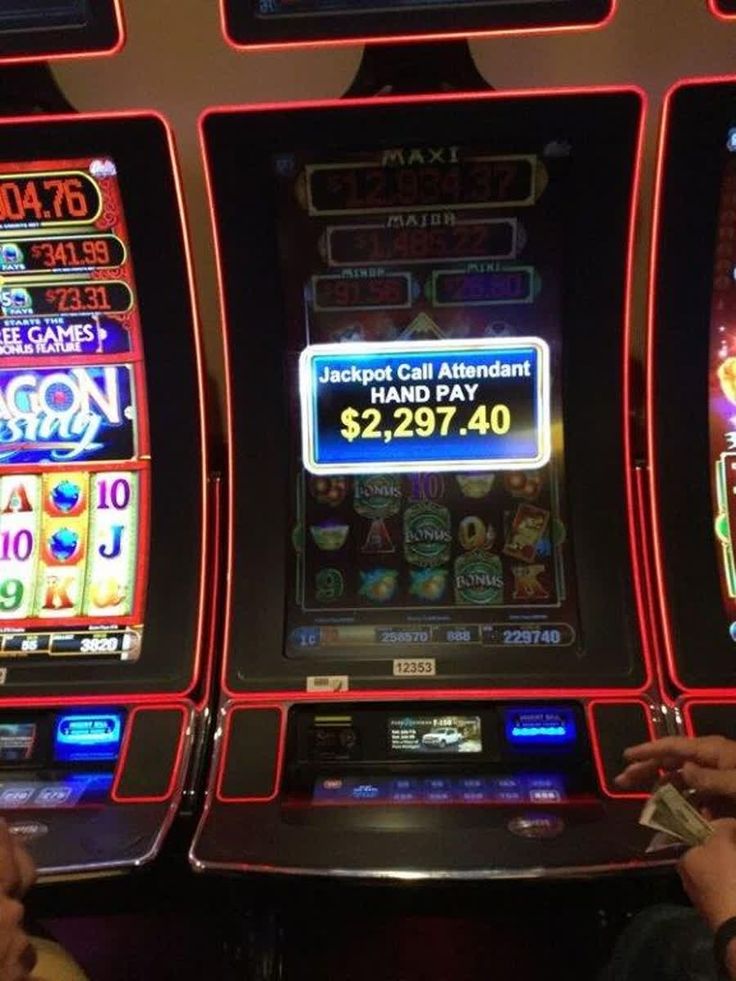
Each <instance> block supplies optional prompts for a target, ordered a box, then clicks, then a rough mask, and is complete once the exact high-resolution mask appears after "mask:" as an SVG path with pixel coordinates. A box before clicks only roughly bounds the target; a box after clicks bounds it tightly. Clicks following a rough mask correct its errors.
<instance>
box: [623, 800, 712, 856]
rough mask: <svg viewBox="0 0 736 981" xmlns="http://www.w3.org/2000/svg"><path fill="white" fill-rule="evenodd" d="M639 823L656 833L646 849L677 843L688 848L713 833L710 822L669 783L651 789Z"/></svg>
mask: <svg viewBox="0 0 736 981" xmlns="http://www.w3.org/2000/svg"><path fill="white" fill-rule="evenodd" d="M639 824H642V825H644V826H645V827H647V828H652V830H654V831H657V832H658V834H656V835H655V836H654V838H653V839H652V841H651V842H650V844H649V847H648V848H647V851H648V852H651V851H659V850H660V849H663V848H671V847H672V846H673V845H675V844H680V843H682V844H685V845H687V846H688V847H690V848H691V847H693V846H694V845H702V844H703V842H704V841H706V840H707V839H708V838H709V837H710V836H711V835H712V834H713V826H712V825H711V824H710V822H708V821H706V819H705V818H704V817H703V815H702V814H700V813H699V812H698V811H697V810H696V808H694V807H693V805H692V804H691V803H690V802H689V801H688V800H687V799H686V798H685V797H684V796H683V795H682V794H681V793H680V791H679V790H678V789H677V788H676V787H674V786H673V785H672V784H671V783H666V784H664V785H663V786H661V787H659V788H658V789H657V790H655V791H654V793H653V794H652V796H651V797H650V798H649V800H648V801H647V802H646V804H645V805H644V809H643V811H642V812H641V817H640V818H639Z"/></svg>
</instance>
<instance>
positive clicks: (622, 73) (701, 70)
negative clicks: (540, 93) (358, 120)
mask: <svg viewBox="0 0 736 981" xmlns="http://www.w3.org/2000/svg"><path fill="white" fill-rule="evenodd" d="M124 2H125V6H126V12H127V21H128V44H127V46H126V48H125V50H124V51H123V52H122V53H121V54H120V55H118V56H117V57H116V58H113V59H95V60H91V61H88V62H82V63H74V62H69V63H62V64H60V65H59V66H58V67H57V69H56V74H57V77H58V79H59V81H60V83H61V85H62V87H63V89H64V91H65V92H66V94H67V96H68V98H69V99H70V100H71V102H72V103H73V104H74V105H75V106H76V107H77V108H78V109H80V110H95V109H123V108H134V107H135V108H146V107H154V108H156V109H158V110H160V111H162V112H163V113H164V114H165V115H167V116H168V117H169V119H170V120H171V121H172V123H173V125H174V128H175V130H176V133H177V138H178V142H179V147H180V152H181V156H182V165H183V170H184V178H185V187H186V193H187V200H188V205H189V217H190V225H191V231H192V237H193V241H194V251H195V262H196V272H197V278H198V285H199V297H200V308H201V313H202V319H203V323H204V327H205V338H206V346H207V353H208V359H209V365H210V371H211V372H212V373H213V374H214V375H215V376H216V377H219V376H220V374H221V362H220V351H219V342H218V334H217V332H218V323H219V309H218V305H217V297H216V286H215V278H214V264H213V258H212V241H211V229H210V224H209V217H208V213H207V208H206V204H205V194H204V182H203V177H202V167H201V161H200V156H199V148H198V143H197V117H198V115H199V113H200V111H201V110H202V109H203V108H204V107H206V106H211V105H221V104H228V103H243V102H259V101H262V100H269V101H270V100H293V99H302V98H322V97H325V98H326V97H336V96H339V95H340V94H341V93H342V91H343V90H344V89H345V88H346V87H347V86H348V84H349V82H350V80H351V78H352V76H353V74H354V73H355V70H356V68H357V65H358V61H359V58H360V49H358V48H340V49H334V50H328V51H324V52H319V51H308V52H297V53H289V54H284V53H281V52H279V53H257V54H236V53H235V52H234V51H232V50H231V49H230V48H228V47H227V46H226V45H225V42H224V40H223V39H222V37H221V36H220V26H219V16H218V10H217V0H124ZM473 53H474V55H475V57H476V60H477V63H478V66H479V68H480V69H481V71H482V72H483V74H484V75H485V77H486V78H487V79H488V80H489V81H490V82H491V84H492V85H494V87H496V88H504V87H513V88H527V87H535V86H550V85H551V86H560V85H590V84H596V83H597V84H604V83H622V82H634V83H636V84H638V85H640V86H642V87H643V88H645V89H646V90H647V91H648V93H649V95H650V100H651V102H650V115H649V133H648V146H647V161H646V168H645V174H644V182H643V188H642V211H641V221H640V231H641V234H640V243H639V244H640V252H639V256H640V261H639V263H638V270H637V292H636V300H635V302H636V308H635V315H636V316H635V323H636V324H637V325H638V326H639V328H640V327H641V324H642V322H643V307H644V301H643V296H644V285H645V277H646V262H645V259H646V251H645V250H646V247H647V239H648V221H649V211H650V206H649V200H650V195H651V177H652V171H653V165H654V163H653V156H654V151H653V147H654V140H655V136H656V126H657V120H658V117H659V110H660V103H661V98H662V95H663V93H664V91H665V90H666V88H667V87H668V86H669V85H670V84H671V83H672V82H674V81H675V80H676V79H678V78H682V77H685V76H689V75H709V74H722V73H731V72H732V73H734V74H736V21H734V22H733V23H730V24H726V23H722V22H720V21H717V20H716V19H715V18H713V17H712V16H711V15H710V14H709V13H708V11H707V10H706V0H619V10H618V13H617V16H616V18H615V19H614V21H613V22H612V24H611V25H610V26H609V27H608V28H606V29H605V30H602V31H593V32H585V33H580V34H578V33H572V34H559V35H551V36H550V35H548V36H539V37H522V38H498V39H495V40H494V39H491V40H487V41H482V42H478V43H474V44H473Z"/></svg>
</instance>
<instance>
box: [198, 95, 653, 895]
mask: <svg viewBox="0 0 736 981" xmlns="http://www.w3.org/2000/svg"><path fill="white" fill-rule="evenodd" d="M642 116H643V105H642V98H641V94H640V93H639V92H638V91H636V90H633V89H599V90H579V91H577V90H576V91H558V92H544V93H536V94H534V93H512V94H508V93H506V94H495V93H493V94H481V93H473V94H468V93H466V94H461V95H452V96H424V97H408V98H407V97H401V98H392V99H384V98H377V99H371V100H355V99H347V100H344V101H342V102H340V103H337V102H332V103H324V104H316V103H315V104H304V105H291V106H283V107H280V108H274V107H261V106H252V107H243V108H233V109H222V110H213V111H211V112H209V113H207V114H205V117H204V119H203V124H202V131H203V143H204V151H205V157H206V163H207V170H208V179H209V188H210V195H211V202H212V208H213V216H214V223H215V233H216V238H217V242H218V255H219V261H220V272H221V282H222V285H223V307H224V318H225V326H226V336H225V341H226V348H227V352H228V365H229V376H228V406H229V422H230V428H231V442H230V453H231V456H230V464H231V466H230V486H229V521H230V533H229V543H228V566H229V576H228V582H229V590H230V592H229V596H228V599H227V607H226V620H225V664H224V670H223V687H224V693H223V701H222V707H221V712H220V720H219V726H218V733H217V739H216V749H215V759H214V762H213V765H212V768H211V771H210V781H209V794H208V798H207V803H206V807H205V811H204V814H203V816H202V819H201V822H200V826H199V829H198V832H197V835H196V838H195V841H194V843H193V846H192V850H191V859H192V862H193V865H194V867H195V868H197V869H200V870H259V871H280V872H312V873H317V874H324V875H330V874H345V875H357V876H388V877H390V876H394V877H397V878H400V877H402V876H406V877H441V876H444V875H449V876H458V877H484V876H488V877H494V876H498V877H503V876H533V875H558V876H563V875H575V874H586V873H588V872H591V871H610V870H620V869H624V868H632V867H643V866H645V865H647V864H651V861H650V856H647V855H646V853H645V849H646V844H647V842H648V835H647V834H646V833H645V832H643V831H642V830H641V829H640V828H639V827H638V826H637V823H636V817H637V814H638V810H639V808H640V801H639V799H638V798H637V797H636V796H634V798H633V799H630V798H629V797H627V795H621V794H620V793H618V790H617V788H616V786H615V783H614V777H615V775H616V773H617V772H618V770H619V769H620V768H621V764H622V753H623V750H624V748H625V747H626V746H627V745H629V744H630V743H632V742H637V741H644V740H646V739H649V738H652V737H653V736H654V735H655V734H657V733H658V732H661V731H663V728H662V726H661V719H660V718H659V715H658V710H657V709H656V708H653V706H654V705H656V704H657V701H656V697H655V698H651V697H650V695H651V686H652V683H653V682H652V672H651V668H650V637H649V624H648V622H647V621H646V620H645V617H644V612H643V607H644V603H643V583H642V574H641V570H640V568H639V559H640V550H639V544H640V536H639V534H638V532H637V524H636V522H637V517H636V516H637V512H638V510H639V508H640V506H641V499H640V497H639V489H640V488H639V484H638V483H637V481H635V479H634V472H633V466H632V464H633V459H632V452H631V434H630V431H629V424H630V412H629V408H630V405H629V399H630V391H631V385H630V380H631V379H630V374H631V367H630V365H629V361H628V358H629V345H628V341H629V337H628V303H629V298H628V287H629V278H630V265H631V235H632V227H633V212H634V203H635V200H636V191H637V186H638V166H639V150H640V139H641V126H642ZM513 358H517V359H518V364H519V365H521V366H520V367H517V368H513V367H511V366H510V364H511V362H510V361H506V360H505V359H512V360H513ZM392 359H393V360H392ZM473 359H476V360H473ZM504 364H506V365H507V367H504ZM521 377H524V378H527V379H534V384H533V385H532V386H528V387H527V388H526V389H525V391H526V392H527V395H529V393H530V392H531V391H532V390H534V391H536V392H537V394H538V398H539V401H537V402H536V403H535V408H533V409H530V408H529V404H528V403H525V402H524V398H525V396H524V395H523V394H522V390H521V389H522V387H523V386H521V387H519V386H516V387H515V386H514V385H513V384H511V382H509V384H508V385H506V383H505V382H501V381H499V382H498V384H497V383H496V382H492V383H489V384H487V385H486V384H485V380H488V379H502V378H506V379H512V380H513V379H514V378H521ZM448 380H452V381H453V382H458V383H459V384H457V385H455V386H454V387H453V385H451V384H449V383H448ZM474 380H475V381H477V382H478V384H475V383H474ZM535 385H536V386H537V387H536V388H535V387H534V386H535ZM483 386H485V387H483ZM525 406H526V408H525ZM522 419H526V420H527V421H526V422H525V423H523V424H522V423H521V422H520V420H522ZM533 420H536V421H533ZM515 427H516V428H515ZM476 433H478V434H479V436H480V437H481V438H480V441H479V442H476V441H475V440H476ZM489 433H492V435H491V436H489ZM509 434H511V436H510V438H509V440H507V441H505V442H504V437H506V436H508V435H509ZM485 437H488V438H487V439H485V441H484V438H485ZM438 832H440V833H438ZM658 860H659V859H656V858H655V859H653V860H652V861H654V862H655V863H656V862H657V861H658Z"/></svg>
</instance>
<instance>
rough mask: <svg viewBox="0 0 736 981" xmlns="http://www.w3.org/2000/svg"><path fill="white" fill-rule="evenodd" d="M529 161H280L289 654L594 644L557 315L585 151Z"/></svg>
mask: <svg viewBox="0 0 736 981" xmlns="http://www.w3.org/2000/svg"><path fill="white" fill-rule="evenodd" d="M523 151H524V152H520V153H515V154H498V153H494V151H493V148H492V147H491V146H490V145H482V144H478V145H473V146H462V145H452V146H441V147H429V146H426V145H411V146H407V147H403V148H392V149H381V150H370V149H369V150H366V151H364V152H355V153H349V154H344V155H341V156H337V157H335V156H324V155H314V154H308V153H294V154H281V155H278V156H277V157H275V158H274V159H273V173H274V179H275V181H276V183H277V197H278V208H279V244H280V252H281V273H282V283H283V289H284V294H285V303H286V316H287V319H288V324H289V335H288V350H289V359H290V365H291V367H290V369H289V370H290V371H293V372H294V373H295V371H294V366H295V363H296V362H298V363H299V371H298V379H296V378H295V379H294V385H293V387H292V400H291V404H290V419H291V432H292V453H291V457H292V460H293V466H292V468H291V478H290V479H291V481H292V486H293V494H292V500H293V514H292V520H291V526H292V527H294V529H295V532H294V536H293V552H292V558H291V563H290V580H291V584H290V588H289V589H288V591H287V595H288V596H289V597H293V599H291V600H290V601H289V603H288V607H287V633H286V636H287V641H286V646H287V654H290V655H294V656H297V655H302V654H305V653H306V654H309V653H315V652H319V651H323V652H327V651H330V652H337V651H340V652H345V653H350V651H351V649H353V650H356V651H358V650H360V651H363V650H364V649H365V648H366V647H373V648H374V649H380V648H390V647H392V646H402V645H403V646H406V645H409V646H410V647H416V648H419V649H421V648H424V649H426V650H428V651H429V650H431V649H433V648H442V649H451V648H452V646H453V645H455V646H456V647H457V646H463V647H466V648H467V646H468V645H470V646H477V647H478V648H479V649H483V648H486V649H492V648H503V647H508V648H512V647H514V646H515V645H519V646H520V645H524V646H531V647H539V648H543V647H548V648H555V647H565V646H569V645H572V644H573V643H574V642H575V641H576V639H577V638H578V634H579V627H578V619H577V610H576V599H575V595H574V588H573V577H572V576H571V575H570V563H571V561H572V555H571V548H572V546H571V542H570V537H569V534H568V531H567V529H568V517H567V501H566V496H565V484H564V437H563V426H562V388H561V365H562V356H563V351H562V322H561V309H560V286H561V281H562V277H563V275H564V264H565V253H566V248H567V242H566V236H565V200H566V193H567V187H568V180H569V171H570V158H571V154H572V152H573V148H572V147H571V146H570V145H569V144H566V143H565V142H564V141H559V142H554V143H547V144H545V145H542V146H533V145H530V146H525V147H523ZM292 377H293V376H292ZM297 381H298V384H297ZM299 391H300V392H301V403H300V401H299V398H298V397H296V396H297V394H298V393H299Z"/></svg>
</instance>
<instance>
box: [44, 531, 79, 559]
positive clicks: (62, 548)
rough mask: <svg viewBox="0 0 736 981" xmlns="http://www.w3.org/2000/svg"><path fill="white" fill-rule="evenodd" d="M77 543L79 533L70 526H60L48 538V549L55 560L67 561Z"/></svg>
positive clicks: (75, 549)
mask: <svg viewBox="0 0 736 981" xmlns="http://www.w3.org/2000/svg"><path fill="white" fill-rule="evenodd" d="M78 545H79V535H78V534H77V532H76V531H72V530H71V528H60V529H59V530H58V531H56V532H54V534H53V535H52V536H51V538H50V539H49V551H50V552H51V554H52V555H53V557H54V558H55V559H56V560H57V562H68V561H69V559H71V558H72V556H73V555H74V553H75V552H76V551H77V546H78Z"/></svg>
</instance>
